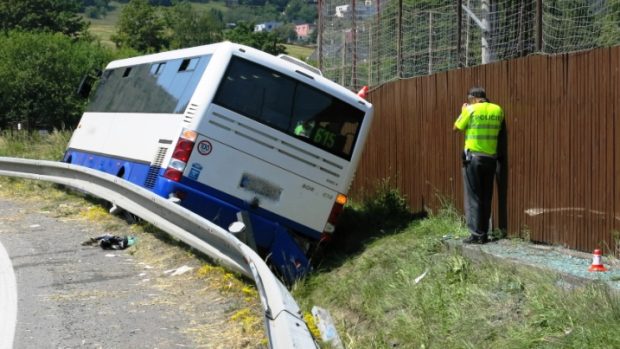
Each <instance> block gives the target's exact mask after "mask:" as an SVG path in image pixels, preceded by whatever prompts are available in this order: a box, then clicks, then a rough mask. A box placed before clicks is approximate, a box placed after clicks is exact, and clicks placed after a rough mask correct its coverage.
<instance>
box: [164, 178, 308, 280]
mask: <svg viewBox="0 0 620 349" xmlns="http://www.w3.org/2000/svg"><path fill="white" fill-rule="evenodd" d="M153 190H154V191H155V192H156V193H157V194H158V195H160V196H163V197H166V198H170V199H171V200H175V201H176V200H178V203H179V204H180V205H181V206H182V207H185V208H186V209H188V210H190V211H192V212H194V213H196V214H198V215H200V216H202V217H204V218H206V219H208V220H209V221H211V222H213V223H215V224H217V225H219V226H220V227H222V228H224V229H228V227H229V226H230V224H231V223H233V222H236V221H238V220H239V218H238V213H239V212H246V213H247V217H249V220H250V224H251V230H252V232H253V234H252V238H253V239H254V241H253V242H254V243H255V245H256V246H257V247H258V248H257V250H258V251H257V252H258V253H259V254H261V255H262V256H263V257H264V258H265V259H266V260H267V261H268V262H270V263H271V264H272V265H273V266H274V267H275V268H276V270H277V272H278V273H279V274H280V275H281V276H282V277H283V278H284V279H285V280H286V281H288V282H293V281H295V280H297V279H299V278H301V277H303V276H304V275H306V274H307V273H308V272H309V271H310V269H311V267H310V262H309V260H308V258H307V257H306V254H305V253H304V250H303V249H302V247H301V246H299V244H298V243H297V242H296V241H295V239H294V238H293V236H292V234H294V233H292V232H291V231H290V230H289V227H288V226H287V225H286V224H283V222H280V221H278V220H274V219H270V218H266V217H265V216H264V215H263V214H261V209H258V208H255V207H252V204H251V203H247V202H244V201H242V200H239V199H234V198H233V199H231V198H226V199H225V200H224V199H222V198H219V197H217V196H215V195H213V194H212V193H210V192H208V191H206V190H204V188H200V189H197V188H193V187H191V186H189V185H186V184H185V183H183V182H174V181H170V180H168V179H165V178H163V177H160V178H159V180H158V181H157V185H156V186H155V188H154V189H153ZM246 244H247V245H250V246H252V244H251V242H246Z"/></svg>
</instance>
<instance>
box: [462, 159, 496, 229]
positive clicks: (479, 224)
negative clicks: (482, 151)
mask: <svg viewBox="0 0 620 349" xmlns="http://www.w3.org/2000/svg"><path fill="white" fill-rule="evenodd" d="M495 168H496V160H495V158H492V157H489V156H476V155H474V156H471V159H470V160H469V161H466V162H465V163H464V166H463V179H464V180H463V182H464V186H465V217H466V220H467V228H469V232H470V233H471V234H472V235H474V236H486V235H487V232H488V230H489V218H491V201H492V199H493V177H494V176H495Z"/></svg>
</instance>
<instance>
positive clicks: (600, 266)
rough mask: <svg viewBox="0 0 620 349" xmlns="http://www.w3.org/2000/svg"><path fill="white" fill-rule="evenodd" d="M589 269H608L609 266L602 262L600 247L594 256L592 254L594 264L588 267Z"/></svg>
mask: <svg viewBox="0 0 620 349" xmlns="http://www.w3.org/2000/svg"><path fill="white" fill-rule="evenodd" d="M588 271H607V268H605V266H604V265H603V263H602V262H601V250H599V249H598V248H597V249H596V250H594V256H592V265H591V266H590V268H588Z"/></svg>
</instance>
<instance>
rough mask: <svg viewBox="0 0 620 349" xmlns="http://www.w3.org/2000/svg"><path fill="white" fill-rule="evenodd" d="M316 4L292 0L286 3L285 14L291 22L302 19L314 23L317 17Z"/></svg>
mask: <svg viewBox="0 0 620 349" xmlns="http://www.w3.org/2000/svg"><path fill="white" fill-rule="evenodd" d="M316 11H317V8H316V5H310V4H308V2H306V1H303V0H291V1H290V2H289V3H288V5H286V9H285V11H284V12H285V16H286V19H287V20H288V21H289V22H293V21H301V22H304V23H314V21H315V20H316V17H317V12H316Z"/></svg>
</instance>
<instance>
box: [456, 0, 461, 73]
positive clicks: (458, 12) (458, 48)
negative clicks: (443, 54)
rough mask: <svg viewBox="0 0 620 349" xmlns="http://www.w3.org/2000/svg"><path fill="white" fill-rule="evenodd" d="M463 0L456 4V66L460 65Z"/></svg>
mask: <svg viewBox="0 0 620 349" xmlns="http://www.w3.org/2000/svg"><path fill="white" fill-rule="evenodd" d="M462 7H463V0H458V1H457V2H456V21H457V23H458V24H457V29H456V31H457V34H456V66H457V67H459V68H460V67H462V65H461V41H462V38H463V8H462Z"/></svg>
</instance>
